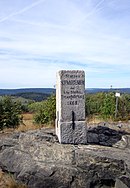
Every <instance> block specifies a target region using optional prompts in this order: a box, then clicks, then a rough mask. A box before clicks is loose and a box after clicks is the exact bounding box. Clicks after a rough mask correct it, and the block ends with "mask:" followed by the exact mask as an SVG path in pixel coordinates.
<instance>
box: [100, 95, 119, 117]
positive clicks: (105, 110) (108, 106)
mask: <svg viewBox="0 0 130 188" xmlns="http://www.w3.org/2000/svg"><path fill="white" fill-rule="evenodd" d="M115 99H116V98H115V95H114V93H112V92H110V93H106V94H105V98H104V99H103V106H102V108H101V116H102V117H103V118H104V119H114V115H115Z"/></svg>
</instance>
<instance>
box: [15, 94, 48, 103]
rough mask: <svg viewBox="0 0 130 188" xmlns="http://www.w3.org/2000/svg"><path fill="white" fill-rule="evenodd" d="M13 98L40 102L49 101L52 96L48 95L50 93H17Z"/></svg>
mask: <svg viewBox="0 0 130 188" xmlns="http://www.w3.org/2000/svg"><path fill="white" fill-rule="evenodd" d="M13 96H15V97H18V98H19V97H21V98H24V99H28V100H33V101H37V102H39V101H42V100H45V99H47V98H48V97H49V96H50V94H48V93H34V92H26V93H16V94H15V95H13Z"/></svg>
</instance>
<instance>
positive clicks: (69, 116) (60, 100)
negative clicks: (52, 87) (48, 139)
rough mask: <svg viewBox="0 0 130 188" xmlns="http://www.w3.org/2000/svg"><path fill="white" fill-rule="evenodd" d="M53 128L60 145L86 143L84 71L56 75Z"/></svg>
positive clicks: (68, 71) (63, 71) (61, 72)
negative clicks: (54, 127) (54, 123)
mask: <svg viewBox="0 0 130 188" xmlns="http://www.w3.org/2000/svg"><path fill="white" fill-rule="evenodd" d="M55 126H56V135H57V136H58V139H59V142H60V143H66V144H67V143H70V144H86V143H87V135H86V134H87V133H86V123H85V73H84V71H81V70H61V71H59V72H58V73H57V83H56V125H55Z"/></svg>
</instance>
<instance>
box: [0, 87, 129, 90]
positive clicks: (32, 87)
mask: <svg viewBox="0 0 130 188" xmlns="http://www.w3.org/2000/svg"><path fill="white" fill-rule="evenodd" d="M22 89H56V88H55V87H25V88H24V87H23V88H0V90H22ZM85 89H107V90H108V89H110V90H114V89H130V87H113V88H110V87H108V88H105V87H97V88H96V87H93V88H88V87H85Z"/></svg>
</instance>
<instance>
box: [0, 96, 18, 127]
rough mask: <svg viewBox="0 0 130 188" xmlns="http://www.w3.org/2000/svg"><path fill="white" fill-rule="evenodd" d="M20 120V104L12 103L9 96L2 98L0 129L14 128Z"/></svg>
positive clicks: (0, 104)
mask: <svg viewBox="0 0 130 188" xmlns="http://www.w3.org/2000/svg"><path fill="white" fill-rule="evenodd" d="M21 120H22V117H21V103H19V102H13V101H12V99H11V97H9V96H5V97H3V98H2V100H0V129H1V130H2V129H4V128H16V127H17V126H18V125H19V123H20V121H21Z"/></svg>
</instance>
